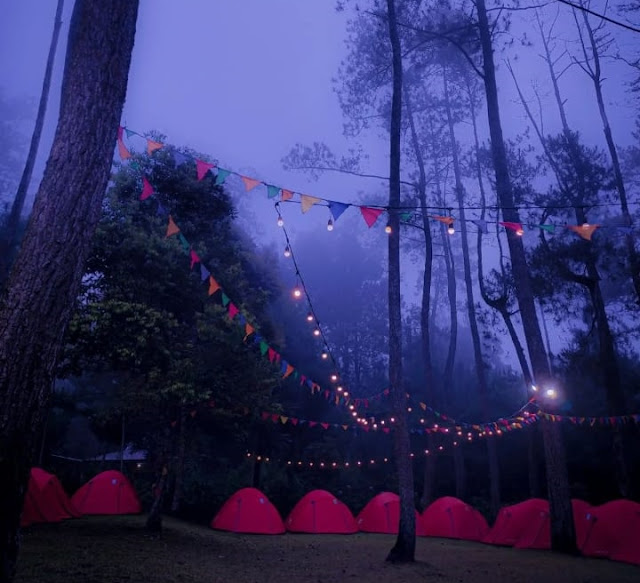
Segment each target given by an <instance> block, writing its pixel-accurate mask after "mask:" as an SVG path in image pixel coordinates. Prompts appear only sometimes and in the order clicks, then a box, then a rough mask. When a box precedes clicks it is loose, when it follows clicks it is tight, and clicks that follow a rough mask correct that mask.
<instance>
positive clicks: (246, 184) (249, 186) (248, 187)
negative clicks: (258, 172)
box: [240, 176, 260, 192]
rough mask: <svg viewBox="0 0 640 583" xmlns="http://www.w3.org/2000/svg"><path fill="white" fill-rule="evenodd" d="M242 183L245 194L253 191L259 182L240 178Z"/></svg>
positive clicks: (246, 177) (244, 177)
mask: <svg viewBox="0 0 640 583" xmlns="http://www.w3.org/2000/svg"><path fill="white" fill-rule="evenodd" d="M240 178H242V182H244V188H245V190H246V191H247V192H249V191H250V190H253V189H254V188H255V187H256V186H258V184H260V180H256V179H255V178H249V177H248V176H241V177H240Z"/></svg>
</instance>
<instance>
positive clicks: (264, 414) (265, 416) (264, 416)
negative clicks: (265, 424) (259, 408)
mask: <svg viewBox="0 0 640 583" xmlns="http://www.w3.org/2000/svg"><path fill="white" fill-rule="evenodd" d="M269 415H270V414H269V413H268V412H267V411H263V412H262V413H261V414H260V417H262V420H263V421H266V420H267V419H269Z"/></svg>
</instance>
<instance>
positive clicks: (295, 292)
mask: <svg viewBox="0 0 640 583" xmlns="http://www.w3.org/2000/svg"><path fill="white" fill-rule="evenodd" d="M291 293H292V295H293V297H294V298H296V299H300V298H301V297H302V290H301V289H300V287H299V286H297V285H296V287H294V288H293V292H291Z"/></svg>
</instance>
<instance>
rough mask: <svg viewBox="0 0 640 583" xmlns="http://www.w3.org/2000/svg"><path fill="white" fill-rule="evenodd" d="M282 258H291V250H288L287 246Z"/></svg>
mask: <svg viewBox="0 0 640 583" xmlns="http://www.w3.org/2000/svg"><path fill="white" fill-rule="evenodd" d="M284 256H285V257H291V249H290V248H289V245H287V246H286V247H285V248H284Z"/></svg>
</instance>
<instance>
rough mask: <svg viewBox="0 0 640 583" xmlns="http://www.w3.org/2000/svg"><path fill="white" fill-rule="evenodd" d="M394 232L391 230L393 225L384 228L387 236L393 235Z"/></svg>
mask: <svg viewBox="0 0 640 583" xmlns="http://www.w3.org/2000/svg"><path fill="white" fill-rule="evenodd" d="M392 230H393V229H391V225H389V224H387V226H386V227H385V228H384V232H385V233H386V234H387V235H391V232H392Z"/></svg>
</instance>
